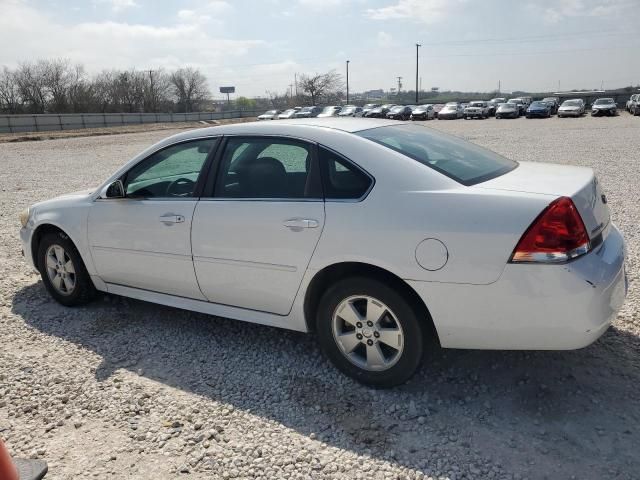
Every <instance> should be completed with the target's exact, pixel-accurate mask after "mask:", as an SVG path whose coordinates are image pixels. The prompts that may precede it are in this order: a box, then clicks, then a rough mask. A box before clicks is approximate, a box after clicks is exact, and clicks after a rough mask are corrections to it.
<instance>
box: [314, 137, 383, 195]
mask: <svg viewBox="0 0 640 480" xmlns="http://www.w3.org/2000/svg"><path fill="white" fill-rule="evenodd" d="M319 153H320V168H321V170H322V181H323V188H324V197H325V198H326V199H327V200H331V199H334V200H335V199H353V200H357V199H360V198H362V197H363V196H364V195H365V194H366V193H367V191H368V190H369V188H370V187H371V184H372V183H373V180H372V179H371V178H370V177H369V176H368V175H367V174H366V173H364V172H363V171H362V170H360V169H359V168H358V167H356V166H355V165H353V164H352V163H351V162H349V161H348V160H346V159H345V158H343V157H341V156H340V155H338V154H336V153H334V152H332V151H331V150H327V149H326V148H323V147H320V149H319Z"/></svg>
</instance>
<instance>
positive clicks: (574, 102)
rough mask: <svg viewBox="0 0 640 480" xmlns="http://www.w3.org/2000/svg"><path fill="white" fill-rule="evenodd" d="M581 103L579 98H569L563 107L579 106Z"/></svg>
mask: <svg viewBox="0 0 640 480" xmlns="http://www.w3.org/2000/svg"><path fill="white" fill-rule="evenodd" d="M580 105H581V103H580V101H579V100H567V101H566V102H564V103H563V104H562V106H563V107H579V106H580Z"/></svg>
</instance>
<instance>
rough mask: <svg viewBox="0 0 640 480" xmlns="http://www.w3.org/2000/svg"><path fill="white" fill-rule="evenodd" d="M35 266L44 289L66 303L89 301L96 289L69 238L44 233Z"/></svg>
mask: <svg viewBox="0 0 640 480" xmlns="http://www.w3.org/2000/svg"><path fill="white" fill-rule="evenodd" d="M37 258H38V269H39V270H40V275H41V276H42V282H43V283H44V285H45V287H46V289H47V291H48V292H49V294H51V296H52V297H53V298H54V299H55V300H57V301H58V302H59V303H61V304H63V305H66V306H69V307H71V306H76V305H82V304H84V303H87V302H89V301H90V300H91V299H92V298H93V297H94V296H95V293H96V290H95V287H94V286H93V282H92V281H91V278H90V277H89V273H88V272H87V269H86V268H85V266H84V262H83V261H82V258H81V257H80V254H79V253H78V250H77V249H76V247H75V245H74V244H73V242H72V241H71V239H70V238H69V237H68V236H67V235H65V234H64V233H62V232H58V233H48V234H46V235H45V236H44V237H42V240H41V241H40V244H39V245H38V257H37Z"/></svg>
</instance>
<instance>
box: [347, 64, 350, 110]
mask: <svg viewBox="0 0 640 480" xmlns="http://www.w3.org/2000/svg"><path fill="white" fill-rule="evenodd" d="M349 62H350V60H347V105H349Z"/></svg>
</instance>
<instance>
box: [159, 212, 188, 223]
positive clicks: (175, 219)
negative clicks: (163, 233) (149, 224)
mask: <svg viewBox="0 0 640 480" xmlns="http://www.w3.org/2000/svg"><path fill="white" fill-rule="evenodd" d="M160 221H161V222H162V223H164V224H165V225H171V224H173V223H183V222H184V216H183V215H176V214H175V213H165V214H164V215H162V216H161V217H160Z"/></svg>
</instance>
